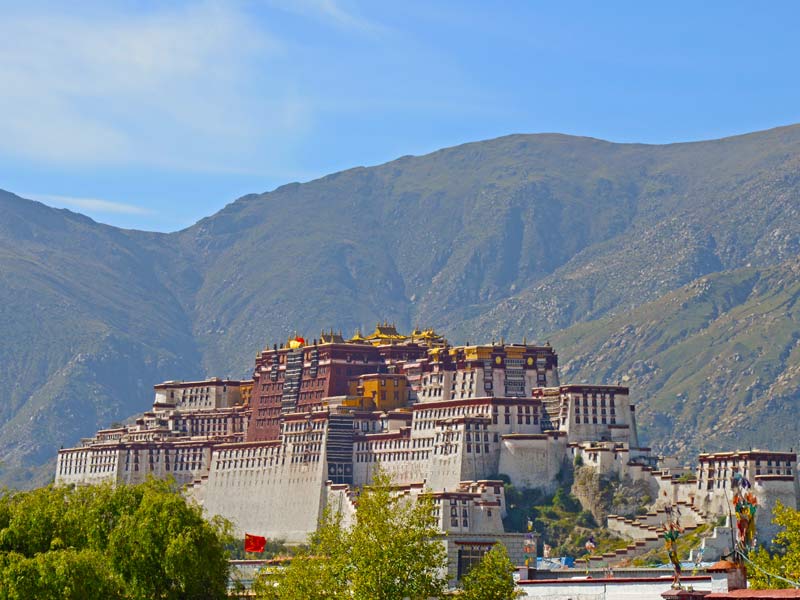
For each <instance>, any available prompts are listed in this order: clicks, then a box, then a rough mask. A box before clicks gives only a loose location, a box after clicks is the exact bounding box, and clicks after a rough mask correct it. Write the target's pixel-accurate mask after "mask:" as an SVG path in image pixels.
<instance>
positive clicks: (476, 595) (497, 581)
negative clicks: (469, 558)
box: [459, 544, 519, 600]
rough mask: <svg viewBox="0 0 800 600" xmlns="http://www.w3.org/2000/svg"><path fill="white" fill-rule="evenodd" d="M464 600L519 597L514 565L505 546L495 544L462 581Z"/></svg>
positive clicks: (495, 599) (499, 599)
mask: <svg viewBox="0 0 800 600" xmlns="http://www.w3.org/2000/svg"><path fill="white" fill-rule="evenodd" d="M462 590H463V591H462V594H461V595H460V596H459V598H461V599H463V600H512V598H516V597H517V596H518V595H519V590H518V589H517V586H516V584H515V583H514V565H513V564H512V562H511V559H510V558H508V553H507V552H506V549H505V546H503V544H495V545H494V546H492V549H491V550H489V552H487V553H486V554H485V555H484V557H483V559H482V560H481V562H479V563H478V564H477V565H475V566H474V567H473V568H472V569H471V570H470V572H469V573H467V574H466V575H465V576H464V578H463V581H462Z"/></svg>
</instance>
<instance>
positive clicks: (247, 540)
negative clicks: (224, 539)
mask: <svg viewBox="0 0 800 600" xmlns="http://www.w3.org/2000/svg"><path fill="white" fill-rule="evenodd" d="M266 546H267V538H265V537H261V536H260V535H250V534H249V533H245V534H244V551H245V552H263V551H264V548H265V547H266Z"/></svg>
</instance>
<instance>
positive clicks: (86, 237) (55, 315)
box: [0, 126, 800, 485]
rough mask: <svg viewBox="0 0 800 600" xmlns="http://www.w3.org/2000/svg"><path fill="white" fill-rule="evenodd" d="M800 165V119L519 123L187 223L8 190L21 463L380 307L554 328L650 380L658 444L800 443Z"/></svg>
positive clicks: (9, 462) (595, 368) (12, 441)
mask: <svg viewBox="0 0 800 600" xmlns="http://www.w3.org/2000/svg"><path fill="white" fill-rule="evenodd" d="M798 167H800V126H792V127H784V128H779V129H774V130H770V131H765V132H758V133H753V134H749V135H744V136H738V137H734V138H727V139H723V140H714V141H709V142H699V143H691V144H672V145H667V146H650V145H640V144H613V143H609V142H604V141H601V140H595V139H589V138H578V137H570V136H563V135H555V134H547V135H514V136H508V137H504V138H498V139H495V140H489V141H485V142H477V143H473V144H466V145H463V146H458V147H455V148H448V149H445V150H441V151H438V152H435V153H433V154H430V155H427V156H421V157H403V158H400V159H398V160H395V161H392V162H390V163H387V164H384V165H380V166H377V167H370V168H355V169H351V170H348V171H344V172H341V173H336V174H333V175H330V176H327V177H324V178H322V179H319V180H316V181H311V182H308V183H304V184H296V183H295V184H290V185H286V186H283V187H281V188H278V189H277V190H275V191H273V192H270V193H266V194H261V195H249V196H245V197H243V198H240V199H239V200H237V201H236V202H234V203H232V204H230V205H228V206H227V207H225V208H224V209H223V210H221V211H220V212H218V213H217V214H215V215H213V216H211V217H208V218H206V219H203V220H201V221H200V222H198V223H197V224H195V225H194V226H192V227H190V228H188V229H186V230H183V231H180V232H176V233H173V234H151V233H145V232H136V231H124V230H119V229H115V228H113V227H108V226H105V225H101V224H98V223H95V222H93V221H91V220H90V219H87V218H86V217H83V216H80V215H76V214H74V213H71V212H69V211H64V210H55V209H51V208H48V207H46V206H43V205H41V204H38V203H35V202H30V201H27V200H23V199H21V198H18V197H16V196H14V195H12V194H8V193H0V336H2V338H1V339H3V344H2V345H0V375H2V376H3V381H5V382H6V385H5V386H3V388H0V480H2V481H5V482H9V483H12V484H15V485H20V484H26V483H29V482H31V481H34V479H32V478H34V476H35V473H36V472H39V473H47V474H48V475H49V471H48V470H47V469H45V470H44V471H36V468H37V466H38V465H42V464H43V463H46V462H47V461H48V460H51V459H52V457H53V456H54V453H55V450H56V449H57V448H58V446H59V445H60V444H72V443H74V442H75V441H76V440H77V439H78V438H79V437H80V436H81V435H88V434H90V433H92V432H93V431H94V430H95V429H96V428H97V427H99V426H105V425H108V424H109V423H110V422H111V421H112V420H117V419H121V418H124V417H125V416H126V415H129V414H131V413H134V412H139V411H142V410H145V409H146V408H147V407H148V405H149V403H150V396H151V394H150V386H151V385H152V384H153V383H154V382H156V381H159V380H163V379H165V378H190V377H195V376H203V375H207V374H219V375H223V376H225V375H231V376H242V375H246V374H247V372H248V370H249V368H250V365H251V363H252V357H253V355H254V353H255V352H256V351H257V350H258V349H259V348H261V347H263V346H264V345H265V344H267V343H271V342H272V341H276V340H280V339H283V338H284V337H285V336H286V335H287V334H290V333H292V332H294V330H295V329H297V330H299V331H300V333H303V334H305V335H306V337H314V336H315V335H316V334H317V332H318V331H319V330H320V329H321V328H322V327H331V326H333V327H336V328H341V329H343V330H344V331H345V332H348V333H349V332H352V331H353V330H354V329H355V328H356V327H359V326H362V327H367V328H369V327H371V326H372V325H373V324H374V322H375V321H377V320H379V319H380V320H382V319H390V320H394V321H397V322H398V325H399V326H401V327H405V328H408V327H411V326H412V325H414V324H417V323H418V324H420V325H424V326H434V327H436V328H438V329H441V330H443V331H444V332H446V333H447V334H448V336H449V337H450V339H451V340H452V341H454V342H464V341H477V340H485V339H489V340H491V339H492V338H495V339H499V338H500V337H501V336H503V337H505V338H506V339H521V338H522V337H523V336H527V338H528V339H529V340H531V339H535V338H539V339H544V338H545V337H551V338H552V341H553V343H554V344H558V346H557V349H558V350H559V352H560V354H561V356H562V363H563V364H565V366H566V367H567V373H566V374H567V377H566V379H571V380H581V379H586V380H592V381H599V380H602V381H612V380H613V381H615V380H620V379H624V378H626V377H627V378H628V381H629V382H630V383H631V384H632V385H633V386H634V393H635V394H636V395H637V400H638V401H639V403H640V412H641V415H642V416H641V418H642V420H643V425H644V427H643V428H642V429H643V430H644V432H645V433H646V434H648V435H649V439H650V440H651V441H652V442H653V444H654V445H655V446H657V447H659V448H668V449H675V450H681V451H684V452H688V451H690V450H694V449H697V448H698V447H700V446H702V445H705V446H707V447H708V448H709V449H711V448H712V447H723V446H725V447H727V445H729V444H732V443H734V442H735V443H736V445H742V444H743V443H751V442H752V443H756V442H757V443H761V440H762V439H764V440H768V441H770V443H771V445H780V446H787V447H788V446H791V445H796V444H795V439H794V437H796V434H794V433H793V432H791V431H789V430H788V429H787V427H785V426H784V427H783V428H780V425H781V424H782V423H783V424H785V423H786V422H787V418H788V417H789V416H791V417H794V416H795V415H796V402H797V397H798V396H797V390H796V387H794V384H793V382H794V377H795V369H796V368H800V362H798V356H797V353H796V352H795V351H794V350H793V349H792V348H793V346H792V344H794V343H796V337H797V336H796V332H797V331H798V328H797V326H796V324H795V321H794V319H793V317H792V315H793V312H792V306H793V304H792V297H793V296H792V289H793V286H794V285H795V284H798V283H800V282H798V277H797V272H796V263H795V262H793V261H796V259H797V256H798V254H799V253H800V219H799V218H798V207H800V169H799V168H798ZM706 288H707V291H705V292H703V294H705V296H701V295H700V292H699V291H698V290H703V289H706ZM773 304H774V305H775V307H774V308H773V309H771V310H768V307H770V306H772V305H773ZM684 305H685V307H684ZM613 344H618V345H613ZM704 344H705V345H704ZM708 344H710V345H711V347H709V346H708ZM732 356H738V357H739V358H738V359H736V360H734V359H731V358H730V357H732ZM726 361H728V362H726ZM751 376H752V377H751ZM756 380H758V382H757V383H754V382H755V381H756ZM720 411H722V412H720ZM721 414H724V415H726V416H729V417H730V418H729V419H725V420H724V422H723V420H721V419H720V418H719V416H720V415H721ZM773 425H774V426H773ZM715 427H716V429H714V428H715ZM775 427H778V429H775ZM768 431H773V432H774V431H780V432H781V433H780V435H777V436H772V437H771V438H770V437H765V436H766V432H768ZM737 432H738V433H737ZM700 433H702V437H698V434H700ZM665 434H669V435H665ZM48 468H49V467H48ZM32 469H33V470H32Z"/></svg>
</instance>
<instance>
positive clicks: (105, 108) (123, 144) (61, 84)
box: [0, 3, 308, 169]
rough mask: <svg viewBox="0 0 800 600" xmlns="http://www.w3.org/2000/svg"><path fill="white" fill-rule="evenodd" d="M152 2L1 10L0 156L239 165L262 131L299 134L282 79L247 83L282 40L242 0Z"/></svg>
mask: <svg viewBox="0 0 800 600" xmlns="http://www.w3.org/2000/svg"><path fill="white" fill-rule="evenodd" d="M79 6H80V5H79ZM152 7H155V8H152ZM152 7H151V8H148V9H145V10H141V9H140V10H138V11H136V12H130V13H121V12H120V11H113V10H110V9H109V10H102V9H98V10H96V11H95V12H93V13H85V12H84V13H82V14H81V13H80V8H78V9H75V10H73V7H72V6H70V9H69V11H63V12H61V13H59V8H58V5H56V6H55V7H48V8H47V9H42V8H41V7H40V8H38V9H25V8H21V9H18V12H17V13H16V14H14V12H13V11H12V10H10V9H5V10H4V15H3V18H2V19H0V89H2V90H3V92H2V94H0V155H2V154H6V155H9V156H15V157H27V158H32V159H35V160H40V161H41V160H44V161H50V162H56V163H79V164H80V163H84V164H98V163H100V164H103V163H105V164H109V163H111V164H114V163H116V164H121V163H126V164H129V163H131V162H134V163H145V164H151V165H158V166H172V167H175V166H177V167H178V168H181V167H182V165H195V166H199V165H216V166H218V167H219V168H221V169H234V168H247V167H248V166H249V165H243V164H242V163H243V162H246V161H247V159H248V158H249V157H252V156H253V155H254V153H255V152H254V150H255V149H256V148H259V147H260V145H261V144H263V142H264V139H269V140H271V141H274V140H281V139H283V138H287V137H290V136H292V135H293V134H295V135H296V134H298V132H302V131H303V128H304V127H305V126H306V123H307V120H308V114H307V110H308V105H307V104H304V103H302V102H298V101H297V98H296V97H292V95H291V94H287V93H286V92H284V90H285V89H289V86H286V85H285V83H286V82H278V81H275V82H274V83H275V85H274V86H269V88H270V89H271V92H270V93H269V94H264V93H258V92H257V90H261V91H262V92H263V89H264V87H267V86H265V85H264V84H265V79H266V80H267V81H266V83H267V84H268V83H269V77H270V61H271V60H272V59H275V58H276V57H280V56H281V53H282V52H284V48H283V45H282V43H281V42H280V40H278V39H277V38H275V37H274V36H271V35H270V34H268V33H267V32H265V31H264V30H263V29H259V28H258V27H257V25H256V24H255V23H254V22H253V21H252V20H251V19H249V18H248V15H247V14H246V13H245V12H243V8H242V5H239V4H238V3H218V4H217V3H205V4H203V3H201V4H190V5H188V6H187V7H183V8H174V7H169V8H162V5H159V4H155V5H152ZM87 10H88V9H87ZM255 81H258V82H259V83H260V84H261V85H260V86H256V85H255V83H254V82H255ZM281 83H283V85H281ZM273 88H274V89H273Z"/></svg>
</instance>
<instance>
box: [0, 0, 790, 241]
mask: <svg viewBox="0 0 800 600" xmlns="http://www.w3.org/2000/svg"><path fill="white" fill-rule="evenodd" d="M0 14H2V19H0V188H2V189H6V190H9V191H13V192H15V193H17V194H19V195H22V196H25V197H29V198H35V199H38V200H41V201H43V202H46V203H47V204H51V205H53V206H59V207H67V208H70V209H72V210H76V211H79V212H83V213H85V214H88V215H89V216H91V217H93V218H94V219H96V220H98V221H101V222H105V223H110V224H113V225H118V226H122V227H135V228H140V229H150V230H158V231H173V230H176V229H180V228H183V227H186V226H188V225H190V224H191V223H193V222H194V221H196V220H197V219H199V218H202V217H203V216H207V215H209V214H212V213H213V212H215V211H216V210H218V209H219V208H221V207H222V206H224V205H225V204H227V203H228V202H230V201H232V200H234V199H235V198H237V197H239V196H241V195H243V194H246V193H250V192H263V191H267V190H271V189H274V188H275V187H277V186H279V185H281V184H284V183H288V182H291V181H306V180H309V179H313V178H315V177H318V176H321V175H324V174H326V173H330V172H333V171H337V170H341V169H345V168H349V167H352V166H357V165H373V164H379V163H381V162H385V161H388V160H391V159H393V158H396V157H398V156H401V155H404V154H424V153H426V152H430V151H433V150H436V149H438V148H441V147H444V146H452V145H456V144H460V143H463V142H467V141H474V140H479V139H486V138H492V137H496V136H500V135H505V134H509V133H536V132H552V131H557V132H563V133H570V134H576V135H587V136H593V137H600V138H604V139H608V140H612V141H625V142H627V141H635V142H647V143H665V142H674V141H687V140H698V139H707V138H714V137H722V136H726V135H733V134H737V133H744V132H748V131H753V130H757V129H766V128H769V127H774V126H778V125H786V124H790V123H795V122H800V78H798V76H797V70H798V66H797V65H798V58H799V57H800V35H797V31H798V26H799V25H800V3H796V2H770V3H761V4H757V3H752V2H733V1H730V0H729V1H726V2H663V3H656V2H641V1H638V2H474V3H473V2H465V1H461V2H433V1H428V2H416V1H413V0H410V1H409V0H405V1H403V2H397V3H390V2H375V1H373V2H357V1H355V0H294V1H286V2H284V1H279V0H275V1H270V0H248V1H244V0H242V1H236V0H228V1H225V2H192V3H181V2H172V3H169V2H145V1H130V2H97V3H93V2H90V1H89V2H86V1H84V2H80V3H65V2H37V1H35V0H34V1H28V2H5V1H4V0H0ZM0 218H2V216H1V215H0Z"/></svg>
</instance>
